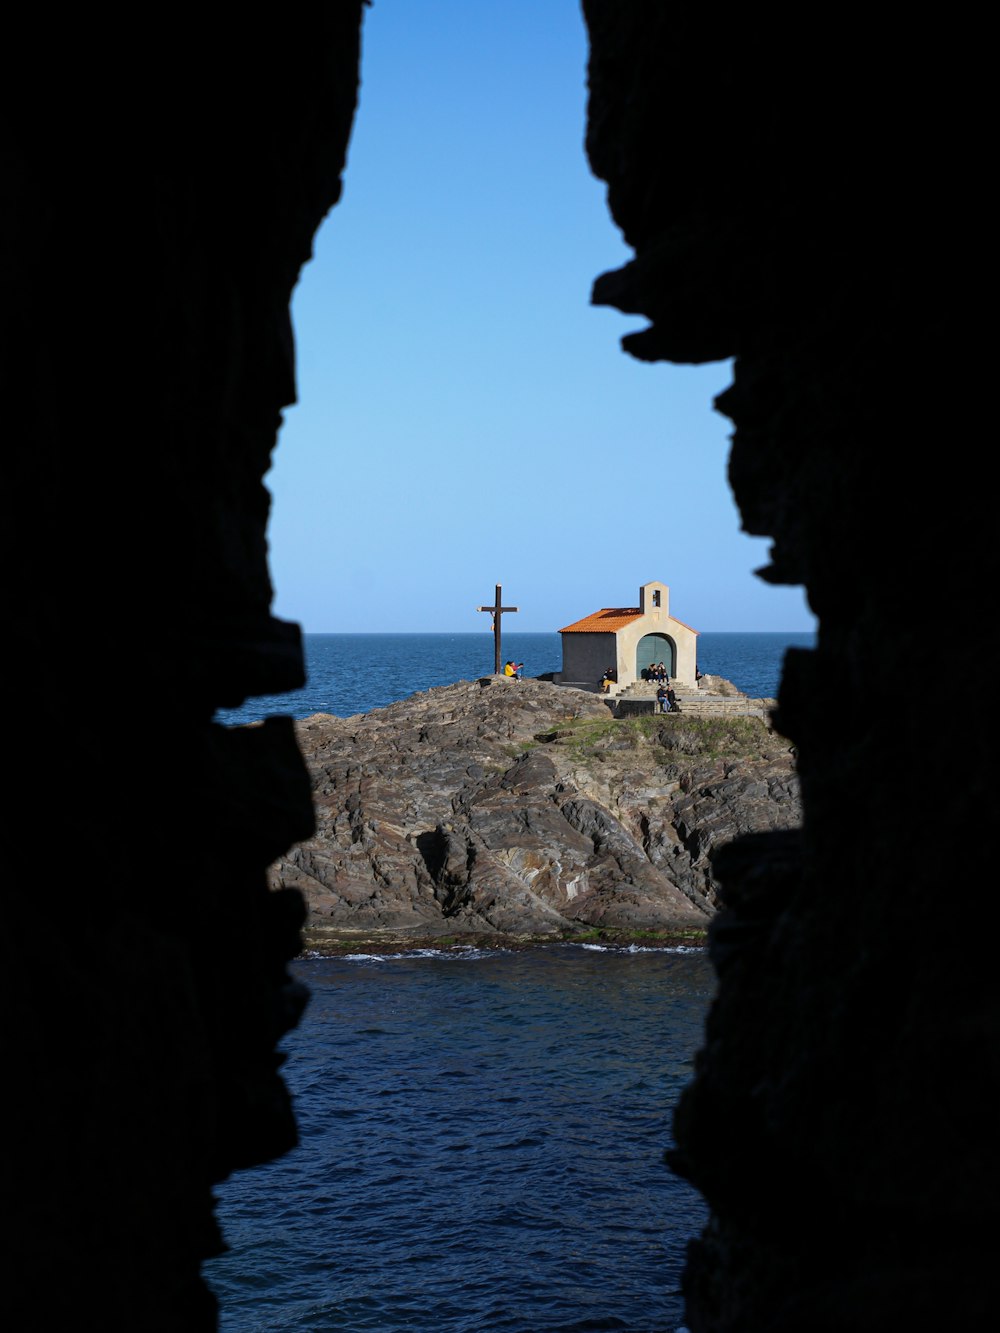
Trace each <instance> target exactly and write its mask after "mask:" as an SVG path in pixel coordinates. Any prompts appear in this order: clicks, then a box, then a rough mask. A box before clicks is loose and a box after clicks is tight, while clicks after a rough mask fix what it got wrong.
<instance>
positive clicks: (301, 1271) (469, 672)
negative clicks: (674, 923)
mask: <svg viewBox="0 0 1000 1333" xmlns="http://www.w3.org/2000/svg"><path fill="white" fill-rule="evenodd" d="M813 642H814V636H813V635H812V634H810V633H801V634H735V633H734V634H721V633H719V634H710V633H705V634H702V635H701V637H700V639H699V665H700V666H701V668H702V670H703V671H706V672H710V673H713V674H718V675H721V676H724V677H726V678H727V679H729V680H732V681H733V682H734V683H735V684H736V685H738V686H739V687H740V688H741V689H743V690H745V691H746V692H747V693H748V694H751V695H754V696H758V697H759V696H764V697H772V696H774V695H775V694H776V692H777V687H778V680H779V677H780V673H781V665H782V659H783V657H784V654H785V651H786V650H787V649H788V648H789V647H793V646H795V647H811V646H812V645H813ZM503 648H504V657H505V658H506V657H508V656H510V657H513V658H515V659H516V660H518V661H523V662H524V664H525V668H524V672H525V675H526V676H538V675H543V674H545V673H546V672H549V671H555V670H558V669H559V666H560V660H561V644H560V640H559V636H558V634H518V633H511V634H509V635H506V634H505V636H504V643H503ZM305 650H306V658H307V667H308V673H309V682H308V684H307V685H306V687H305V688H304V689H303V690H299V691H296V692H295V693H294V694H291V695H284V696H273V697H270V698H266V699H259V700H251V701H249V702H248V704H247V705H246V706H245V707H244V708H242V709H236V710H230V711H229V712H228V713H224V714H220V715H219V720H220V721H225V722H229V723H240V722H248V721H254V720H256V719H258V718H260V717H263V716H266V715H268V714H271V713H290V714H292V715H293V716H297V717H308V716H309V715H310V714H312V713H316V712H326V713H334V714H336V715H338V716H341V717H347V716H350V715H352V714H354V713H359V712H365V711H367V710H369V709H371V708H377V707H381V706H383V705H385V704H388V703H392V702H394V701H395V700H398V699H402V698H405V697H406V696H407V695H409V694H412V693H415V692H416V691H419V690H426V689H429V688H431V687H432V686H436V685H446V684H450V683H452V682H454V681H457V680H473V679H475V678H476V677H478V676H482V675H488V674H490V673H491V672H492V670H493V666H494V648H493V640H492V637H491V636H490V635H489V634H426V635H424V634H328V635H327V634H321V635H307V636H306V638H305ZM293 970H294V971H295V973H296V975H297V976H298V977H299V978H300V979H301V980H303V981H304V982H305V983H306V985H307V986H308V987H309V989H310V991H311V994H312V999H311V1001H310V1004H309V1006H308V1007H307V1009H306V1013H305V1015H304V1018H303V1020H302V1023H301V1025H300V1026H299V1028H298V1029H297V1030H296V1031H294V1032H292V1033H290V1034H289V1035H288V1037H287V1038H286V1039H285V1042H284V1043H283V1049H284V1051H285V1052H286V1054H287V1063H286V1065H285V1067H284V1071H283V1072H284V1075H285V1077H286V1080H287V1082H288V1085H289V1087H290V1089H291V1092H292V1094H293V1097H294V1101H295V1105H296V1112H297V1117H298V1121H299V1125H300V1133H301V1143H300V1146H299V1147H298V1148H296V1149H295V1150H294V1151H293V1152H292V1153H290V1154H288V1155H287V1156H286V1157H284V1158H282V1159H281V1160H280V1161H277V1162H273V1163H270V1164H268V1165H267V1166H264V1167H260V1168H258V1169H256V1170H254V1171H248V1172H240V1173H238V1174H237V1175H236V1176H234V1177H233V1178H232V1179H231V1180H229V1181H227V1182H225V1183H224V1184H223V1185H222V1186H220V1187H219V1189H218V1191H217V1194H218V1208H217V1214H218V1217H219V1221H220V1224H221V1226H222V1229H223V1233H224V1235H225V1237H226V1239H227V1241H228V1244H229V1245H230V1247H231V1248H230V1251H229V1253H228V1254H227V1255H225V1256H223V1257H222V1258H220V1259H218V1260H213V1261H212V1262H211V1263H209V1264H207V1265H206V1266H205V1276H206V1280H207V1281H208V1282H209V1284H210V1286H211V1287H212V1289H213V1290H214V1291H215V1293H216V1294H217V1296H218V1298H219V1301H220V1306H221V1315H220V1330H221V1333H333V1331H334V1330H336V1331H337V1333H375V1331H376V1330H377V1331H378V1333H404V1331H405V1333H494V1331H495V1333H599V1331H601V1330H609V1331H610V1330H619V1331H620V1333H676V1331H677V1330H678V1329H680V1328H681V1327H682V1321H683V1307H682V1301H681V1297H680V1294H679V1282H680V1273H681V1268H682V1265H683V1262H684V1253H685V1248H686V1246H687V1243H688V1240H689V1239H691V1238H692V1237H693V1236H695V1235H697V1233H698V1231H699V1230H700V1228H701V1226H702V1224H703V1222H704V1220H705V1210H704V1206H703V1204H702V1202H701V1200H700V1198H699V1196H698V1195H697V1194H696V1193H695V1192H694V1191H693V1190H692V1189H690V1188H689V1187H688V1186H687V1185H686V1184H685V1183H684V1182H683V1181H681V1180H679V1179H677V1178H676V1177H674V1176H673V1175H672V1173H671V1172H670V1171H669V1169H668V1168H667V1167H666V1166H665V1165H664V1163H663V1153H664V1150H665V1149H666V1148H667V1147H669V1146H670V1143H671V1115H672V1109H673V1106H674V1104H675V1103H676V1100H677V1097H678V1095H679V1093H680V1090H681V1088H682V1087H683V1085H684V1083H685V1082H686V1081H687V1079H688V1078H689V1076H690V1069H691V1061H692V1058H693V1055H694V1052H695V1051H696V1049H697V1047H698V1046H699V1045H700V1043H701V1037H702V1031H703V1026H704V1021H705V1015H706V1012H707V1008H708V1004H709V1002H710V997H711V993H712V990H713V984H714V981H713V974H712V971H711V968H710V966H709V963H708V960H707V958H706V956H705V955H704V953H703V952H702V951H700V950H691V951H687V952H672V951H669V950H663V949H642V950H639V949H632V950H626V949H597V948H593V947H586V946H578V945H577V946H572V945H553V946H545V947H541V948H536V949H532V950H529V951H521V952H518V951H502V950H497V951H477V950H470V949H462V948H453V949H444V950H439V951H437V952H433V951H424V952H419V953H414V954H411V955H397V956H386V957H378V956H355V957H346V958H337V959H310V958H303V959H299V960H297V961H296V962H295V963H294V964H293Z"/></svg>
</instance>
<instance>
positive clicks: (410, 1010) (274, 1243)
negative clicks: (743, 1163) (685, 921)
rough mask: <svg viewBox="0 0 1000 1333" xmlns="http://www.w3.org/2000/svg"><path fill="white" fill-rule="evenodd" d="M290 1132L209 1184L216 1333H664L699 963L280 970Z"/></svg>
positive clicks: (702, 980)
mask: <svg viewBox="0 0 1000 1333" xmlns="http://www.w3.org/2000/svg"><path fill="white" fill-rule="evenodd" d="M293 968H294V970H295V972H296V975H297V976H298V977H299V978H300V979H301V980H303V981H304V982H305V983H306V984H307V985H308V986H309V988H310V990H311V992H312V1002H311V1004H310V1005H309V1007H308V1009H307V1011H306V1014H305V1017H304V1019H303V1021H302V1024H301V1026H300V1028H299V1029H298V1030H297V1031H296V1032H295V1033H293V1034H290V1035H289V1037H288V1038H287V1039H286V1041H285V1043H284V1045H285V1049H286V1050H287V1053H288V1060H287V1064H286V1065H285V1069H284V1074H285V1077H286V1079H287V1082H288V1084H289V1087H290V1088H291V1090H292V1093H293V1096H294V1098H295V1102H296V1106H297V1112H298V1119H299V1125H300V1135H301V1142H300V1145H299V1147H297V1148H296V1149H294V1150H293V1151H292V1152H291V1153H289V1154H288V1155H287V1156H286V1157H285V1158H283V1159H281V1160H280V1161H277V1162H274V1163H271V1164H269V1165H267V1166H264V1167H261V1168H258V1169H256V1170H254V1171H249V1172H242V1173H240V1174H239V1175H238V1176H235V1177H234V1178H233V1179H232V1180H230V1181H229V1182H227V1183H225V1184H224V1185H223V1186H222V1187H220V1188H219V1190H218V1191H217V1193H218V1199H219V1203H218V1208H217V1214H218V1217H219V1220H220V1223H221V1225H222V1227H223V1230H224V1234H225V1235H226V1237H227V1239H228V1242H229V1244H230V1246H231V1251H230V1253H229V1254H227V1255H225V1256H223V1257H222V1258H220V1259H217V1260H213V1261H212V1262H211V1263H209V1264H207V1265H206V1266H205V1267H206V1278H207V1280H208V1282H209V1284H210V1286H211V1287H212V1289H213V1290H214V1292H215V1293H216V1295H217V1297H218V1299H219V1301H220V1303H221V1321H220V1328H221V1329H222V1330H223V1333H265V1331H266V1333H328V1331H329V1333H333V1330H337V1333H368V1331H369V1330H371V1331H372V1333H374V1330H378V1333H404V1330H406V1331H407V1333H486V1331H487V1330H488V1331H489V1333H587V1331H589V1330H593V1331H596V1330H623V1331H624V1333H674V1330H677V1329H678V1328H680V1327H681V1325H682V1321H683V1309H682V1302H681V1298H680V1295H679V1283H680V1274H681V1268H682V1265H683V1262H684V1254H685V1247H686V1244H687V1241H688V1239H689V1238H690V1237H692V1236H694V1235H696V1234H697V1232H698V1230H699V1229H700V1227H701V1226H702V1225H703V1223H704V1220H705V1209H704V1205H703V1203H702V1202H701V1200H700V1198H699V1196H698V1195H696V1194H695V1192H694V1191H693V1190H692V1189H691V1188H690V1187H689V1186H688V1185H686V1184H685V1183H684V1182H683V1181H681V1180H680V1179H678V1178H677V1177H676V1176H674V1175H673V1174H672V1172H671V1171H670V1170H669V1169H668V1168H667V1167H666V1166H665V1165H664V1162H663V1154H664V1150H665V1149H666V1148H667V1147H669V1146H670V1144H671V1142H672V1139H671V1108H672V1106H673V1104H674V1103H675V1101H676V1099H677V1096H678V1094H679V1092H680V1090H681V1088H682V1087H683V1085H684V1083H685V1082H686V1081H687V1080H688V1078H689V1077H690V1073H691V1062H692V1058H693V1055H694V1052H695V1050H696V1048H697V1046H698V1045H699V1044H700V1041H701V1034H702V1025H703V1021H704V1014H705V1010H706V1007H707V1005H708V1003H709V1000H710V997H711V993H712V989H713V985H714V980H713V974H712V973H711V969H710V967H709V964H708V962H707V959H706V958H705V956H704V954H703V953H702V951H700V950H688V951H668V950H664V949H658V950H657V949H636V948H633V949H599V948H594V947H587V946H579V945H553V946H546V947H543V948H538V949H532V950H527V951H521V952H516V951H507V952H504V951H481V950H475V949H468V948H466V949H461V948H459V949H453V950H447V951H443V952H437V953H435V952H432V951H429V950H428V951H423V952H418V953H414V954H410V955H400V956H395V957H393V956H386V957H381V958H380V957H378V956H377V955H367V956H365V955H362V956H356V957H354V958H338V959H303V960H300V961H298V962H296V963H295V964H294V965H293Z"/></svg>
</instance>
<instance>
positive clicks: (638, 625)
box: [556, 583, 698, 689]
mask: <svg viewBox="0 0 1000 1333" xmlns="http://www.w3.org/2000/svg"><path fill="white" fill-rule="evenodd" d="M559 633H560V634H561V635H562V671H561V672H560V673H559V674H558V676H557V677H556V680H557V682H558V683H559V684H560V685H574V686H576V687H577V688H578V689H594V688H595V687H596V686H597V684H598V682H599V681H600V679H601V677H602V676H603V675H604V673H605V671H606V670H607V669H608V667H614V669H615V672H616V677H617V683H618V689H624V688H625V686H627V685H631V684H632V682H633V681H636V680H641V678H642V672H643V670H644V669H645V668H646V667H648V666H649V665H650V664H651V663H659V662H662V663H663V664H664V665H665V666H666V668H667V674H668V675H669V676H670V678H671V680H675V681H677V682H679V683H680V684H682V685H694V684H695V680H696V676H695V672H696V669H697V644H698V631H697V630H694V629H692V628H691V626H690V625H685V624H684V622H683V621H682V620H675V619H674V617H673V616H672V615H671V614H670V589H669V588H668V587H667V585H666V584H665V583H644V584H643V585H642V587H641V588H640V589H639V605H638V606H618V607H611V606H606V607H603V608H602V609H601V610H600V611H595V612H594V613H593V615H589V616H584V618H583V619H582V620H577V621H574V623H573V624H572V625H566V626H565V628H563V629H561V630H560V631H559Z"/></svg>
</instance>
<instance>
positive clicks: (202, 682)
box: [0, 0, 361, 1333]
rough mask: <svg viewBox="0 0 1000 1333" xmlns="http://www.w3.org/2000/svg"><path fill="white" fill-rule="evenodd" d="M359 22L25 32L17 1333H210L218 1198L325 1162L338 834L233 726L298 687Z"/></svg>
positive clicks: (18, 261) (16, 529)
mask: <svg viewBox="0 0 1000 1333" xmlns="http://www.w3.org/2000/svg"><path fill="white" fill-rule="evenodd" d="M26 12H27V11H26ZM360 16H361V4H360V0H358V3H337V4H333V5H328V6H326V7H325V8H324V10H323V11H322V13H317V14H313V15H312V16H311V17H310V19H309V21H308V24H307V23H306V22H304V21H303V20H302V18H301V16H299V17H295V16H292V15H287V16H285V17H281V16H279V15H276V14H269V15H268V17H267V22H266V23H257V22H256V21H253V20H247V19H245V18H241V19H240V20H238V21H236V20H234V21H233V22H232V23H226V24H223V23H222V22H221V21H216V20H214V19H213V18H212V17H211V16H210V15H208V14H206V13H199V15H198V17H197V22H196V23H194V24H192V23H190V22H188V21H185V20H184V18H183V16H182V15H180V14H178V13H174V12H171V13H170V14H166V13H159V12H157V13H155V14H147V13H146V11H143V14H142V16H141V17H137V16H136V15H135V14H130V15H128V17H127V19H126V18H122V19H121V20H120V21H116V22H114V23H112V22H110V21H109V20H108V19H107V18H106V17H102V16H101V15H100V14H95V13H93V12H90V13H87V14H86V15H83V16H81V17H79V18H77V17H76V16H73V15H64V14H60V15H58V16H52V15H50V14H49V13H48V12H47V11H37V16H36V17H35V18H34V19H32V18H30V17H17V18H13V17H12V18H11V21H10V24H9V26H8V28H7V30H6V32H5V41H6V52H7V56H8V61H7V64H8V69H7V74H6V76H5V80H4V90H3V97H4V136H5V137H4V146H5V152H4V157H3V163H4V165H3V181H2V183H3V191H4V210H3V229H2V232H0V252H2V253H0V258H2V263H0V282H2V285H3V299H2V302H0V319H2V321H3V335H4V337H3V370H4V376H5V381H4V413H5V439H6V442H7V447H6V449H5V452H4V468H5V473H6V476H5V481H6V485H5V488H4V494H5V511H4V523H3V538H4V541H5V543H6V548H5V549H6V560H5V565H6V573H7V578H6V590H7V591H6V597H5V621H6V625H5V628H6V630H7V636H6V643H7V651H6V653H5V668H6V676H5V682H4V693H3V698H4V702H5V706H6V710H7V712H6V718H5V728H4V735H5V760H6V766H7V768H6V771H7V776H8V786H7V788H6V794H5V816H6V821H5V833H4V837H5V844H4V852H3V860H4V866H5V870H6V876H5V886H4V899H3V914H4V921H3V938H4V941H5V951H4V962H3V967H2V968H0V973H2V976H3V982H4V987H5V990H4V997H3V1011H4V1028H5V1034H6V1036H5V1054H4V1068H3V1074H4V1079H5V1087H6V1089H7V1091H6V1095H5V1099H4V1109H5V1119H4V1124H5V1130H6V1134H7V1138H6V1140H5V1143H4V1157H5V1162H6V1165H5V1171H4V1177H3V1180H4V1188H3V1196H4V1203H5V1207H6V1209H7V1213H8V1223H9V1225H8V1227H7V1230H6V1241H5V1246H4V1258H5V1260H6V1264H5V1267H4V1276H3V1281H2V1283H0V1290H2V1293H3V1294H2V1297H0V1309H2V1310H3V1313H4V1315H5V1316H7V1318H6V1319H5V1323H6V1325H7V1326H8V1327H11V1328H25V1329H26V1328H64V1329H70V1328H79V1327H84V1326H90V1325H93V1326H94V1327H99V1328H101V1329H103V1330H106V1331H107V1333H119V1331H121V1333H126V1331H127V1333H137V1331H138V1330H152V1329H154V1328H155V1329H156V1330H162V1331H163V1333H171V1331H173V1330H178V1331H179V1330H183V1331H184V1333H191V1331H192V1330H197V1329H210V1328H214V1326H215V1322H216V1316H215V1310H214V1308H213V1303H212V1301H211V1299H210V1298H209V1296H208V1295H207V1293H206V1291H205V1289H204V1287H203V1285H202V1283H201V1280H200V1276H199V1269H200V1264H201V1262H202V1260H203V1259H204V1258H205V1256H206V1255H209V1254H212V1253H214V1252H216V1251H217V1249H218V1246H219V1238H218V1236H217V1235H216V1230H215V1223H214V1220H213V1215H212V1196H211V1191H212V1187H213V1185H214V1184H215V1182H217V1181H219V1180H220V1179H222V1178H223V1177H225V1175H226V1174H227V1173H229V1172H230V1171H232V1170H234V1169H237V1168H239V1167H244V1166H247V1165H248V1164H251V1163H255V1162H260V1161H263V1160H266V1159H268V1158H270V1157H273V1156H274V1155H276V1154H278V1153H280V1152H283V1151H285V1150H286V1149H287V1148H288V1147H290V1146H291V1145H292V1144H293V1143H294V1141H295V1133H296V1131H295V1124H294V1119H293V1115H292V1112H291V1109H290V1107H289V1104H288V1099H287V1097H286V1094H285V1088H284V1085H283V1083H282V1081H281V1079H280V1078H279V1076H278V1072H277V1071H278V1059H277V1055H276V1044H277V1041H278V1039H279V1037H280V1036H281V1034H282V1033H283V1032H284V1031H286V1030H287V1029H288V1027H289V1026H290V1025H292V1024H293V1023H294V1022H295V1021H296V1018H297V1014H298V1012H299V1010H300V1008H301V996H300V995H299V994H298V993H297V992H296V990H295V987H294V986H293V985H292V984H291V982H290V981H289V977H288V974H287V971H286V963H287V961H288V960H289V959H290V958H291V957H292V956H293V955H294V954H295V952H296V951H297V950H298V947H299V939H300V936H299V928H300V926H301V923H302V919H303V905H302V903H301V901H300V900H299V899H298V897H297V895H295V894H294V893H291V892H289V893H286V894H283V895H274V894H270V893H269V892H268V890H267V884H266V868H267V866H268V865H269V864H270V862H271V861H272V860H273V859H274V858H275V857H276V856H277V855H279V854H280V853H282V852H283V851H285V850H286V849H287V848H288V847H289V846H291V844H292V843H293V842H294V841H295V840H296V839H299V838H302V837H305V836H308V835H309V833H310V832H311V830H312V827H313V814H312V808H311V799H310V789H309V783H308V777H307V774H306V771H305V767H304V765H303V762H302V759H301V757H300V755H299V752H298V749H297V747H296V743H295V738H294V734H293V732H292V729H291V726H290V725H283V724H282V723H280V722H279V723H276V724H272V725H269V726H267V727H265V728H262V729H260V730H259V731H258V732H257V733H256V734H254V735H249V736H247V735H244V736H238V737H237V736H230V735H226V734H223V732H222V730H221V729H220V728H215V727H213V726H212V723H211V718H212V715H213V712H214V711H215V709H216V708H218V707H220V706H224V705H231V704H234V703H236V702H238V701H240V700H242V699H243V698H245V697H246V696H247V695H249V694H255V693H260V692H261V691H268V690H274V689H280V690H284V689H288V688H292V687H294V686H296V685H298V684H299V683H300V682H301V680H302V676H303V667H302V658H301V652H300V647H299V634H298V630H297V628H296V627H295V626H291V625H285V624H282V623H280V622H278V621H276V620H275V619H273V618H272V616H271V615H270V610H269V607H270V601H271V589H270V583H269V577H268V571H267V564H266V542H265V528H266V522H267V515H268V497H267V492H266V491H265V489H264V486H263V484H262V479H263V477H264V475H265V473H266V471H267V469H268V467H269V464H270V453H271V449H272V447H273V446H274V443H275V438H276V433H277V429H278V425H279V422H280V416H281V412H282V409H283V408H284V407H285V406H286V405H288V404H289V403H291V402H292V401H293V400H294V393H295V389H294V369H293V353H292V344H291V336H290V324H289V315H288V310H289V301H290V297H291V292H292V288H293V285H294V283H295V281H296V279H297V276H298V272H299V269H300V267H301V265H302V264H303V263H304V262H305V261H306V260H307V259H308V257H309V254H310V246H311V238H312V236H313V234H314V232H315V230H316V228H317V227H318V226H319V223H320V221H321V219H322V217H323V215H324V214H325V213H326V211H327V210H328V209H329V208H330V207H331V206H332V205H333V204H334V203H335V202H336V200H337V197H338V194H339V189H340V174H341V170H342V168H343V164H344V160H345V152H346V147H347V143H348V136H349V133H350V128H351V123H352V116H353V111H354V104H355V96H356V90H357V81H358V50H359V39H358V31H359V23H360ZM234 930H235V935H234V933H233V932H234Z"/></svg>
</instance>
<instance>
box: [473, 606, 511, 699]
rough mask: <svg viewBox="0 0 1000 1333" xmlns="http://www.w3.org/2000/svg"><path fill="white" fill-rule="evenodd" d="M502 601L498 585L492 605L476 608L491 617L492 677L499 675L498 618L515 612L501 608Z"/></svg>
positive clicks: (508, 608) (507, 608) (505, 607)
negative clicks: (493, 659) (493, 662)
mask: <svg viewBox="0 0 1000 1333" xmlns="http://www.w3.org/2000/svg"><path fill="white" fill-rule="evenodd" d="M502 600H503V598H502V597H501V596H500V584H499V583H498V584H497V596H496V601H495V602H494V603H493V605H492V606H477V607H476V610H477V611H489V613H490V615H491V616H492V617H493V645H494V648H495V649H496V665H495V666H494V669H493V672H494V675H497V676H499V674H500V617H501V616H502V615H503V613H504V612H505V611H516V610H517V607H516V606H501V605H500V603H501V601H502Z"/></svg>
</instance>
